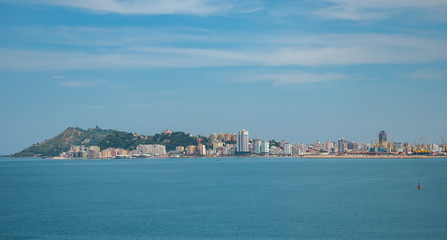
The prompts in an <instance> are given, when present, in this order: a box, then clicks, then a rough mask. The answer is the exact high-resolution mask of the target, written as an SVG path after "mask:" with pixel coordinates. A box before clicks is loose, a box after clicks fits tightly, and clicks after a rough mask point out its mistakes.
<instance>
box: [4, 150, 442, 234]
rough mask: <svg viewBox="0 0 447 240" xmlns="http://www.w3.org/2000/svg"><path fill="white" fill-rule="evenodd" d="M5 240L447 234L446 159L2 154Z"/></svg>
mask: <svg viewBox="0 0 447 240" xmlns="http://www.w3.org/2000/svg"><path fill="white" fill-rule="evenodd" d="M418 181H420V182H421V184H422V189H421V190H417V183H418ZM0 238H1V239H447V159H297V158H295V159H291V158H289V159H284V158H282V159H278V158H269V159H264V158H251V159H250V158H248V159H237V158H230V159H228V158H227V159H145V160H42V159H1V160H0Z"/></svg>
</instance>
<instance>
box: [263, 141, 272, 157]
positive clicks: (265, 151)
mask: <svg viewBox="0 0 447 240" xmlns="http://www.w3.org/2000/svg"><path fill="white" fill-rule="evenodd" d="M269 151H270V142H269V141H262V142H261V153H262V154H268V153H269Z"/></svg>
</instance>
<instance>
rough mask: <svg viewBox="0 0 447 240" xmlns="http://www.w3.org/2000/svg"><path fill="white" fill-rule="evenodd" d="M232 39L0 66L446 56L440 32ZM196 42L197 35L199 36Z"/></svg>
mask: <svg viewBox="0 0 447 240" xmlns="http://www.w3.org/2000/svg"><path fill="white" fill-rule="evenodd" d="M252 38H256V39H259V40H258V41H253V42H252V43H251V44H248V43H247V40H246V39H247V37H246V36H243V35H241V36H235V37H234V38H232V43H231V44H232V47H231V49H226V48H225V47H221V48H220V47H219V46H218V45H219V44H216V46H211V47H208V48H197V47H187V46H185V47H166V46H159V45H157V44H154V45H150V46H145V45H144V44H141V45H139V44H135V45H134V44H130V45H131V46H132V47H131V48H129V47H128V45H127V44H123V45H121V46H120V47H113V48H98V50H93V51H92V49H91V48H88V49H85V51H82V48H81V50H77V51H74V50H72V51H67V50H61V51H37V50H15V49H0V69H4V70H13V71H29V70H32V71H35V70H45V71H46V70H68V69H94V68H146V67H171V68H184V67H216V66H330V65H334V66H344V65H358V64H415V63H425V62H431V61H436V60H446V59H447V45H446V44H445V39H444V38H443V37H442V36H439V37H434V38H430V37H418V36H412V35H396V34H329V35H325V34H308V35H297V36H276V37H266V36H255V37H252ZM197 42H200V40H197Z"/></svg>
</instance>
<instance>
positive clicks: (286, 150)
mask: <svg viewBox="0 0 447 240" xmlns="http://www.w3.org/2000/svg"><path fill="white" fill-rule="evenodd" d="M284 154H285V155H287V156H290V155H292V144H290V143H286V144H284Z"/></svg>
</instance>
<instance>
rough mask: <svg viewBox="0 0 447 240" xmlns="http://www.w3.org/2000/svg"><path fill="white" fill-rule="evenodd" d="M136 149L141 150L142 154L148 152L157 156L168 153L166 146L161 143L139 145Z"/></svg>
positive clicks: (147, 153)
mask: <svg viewBox="0 0 447 240" xmlns="http://www.w3.org/2000/svg"><path fill="white" fill-rule="evenodd" d="M136 150H137V151H139V152H140V154H146V155H151V156H156V157H162V156H165V155H166V146H163V145H159V144H144V145H138V146H137V148H136Z"/></svg>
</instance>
